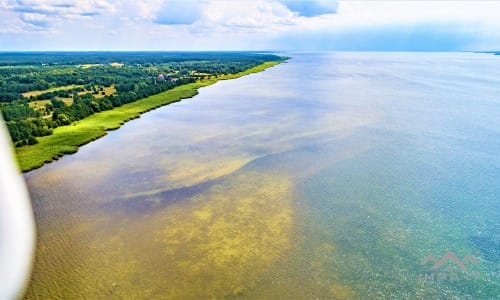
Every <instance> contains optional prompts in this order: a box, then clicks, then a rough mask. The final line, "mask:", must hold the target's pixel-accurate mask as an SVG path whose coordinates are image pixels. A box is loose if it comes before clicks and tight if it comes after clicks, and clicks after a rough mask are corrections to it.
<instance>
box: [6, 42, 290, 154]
mask: <svg viewBox="0 0 500 300" xmlns="http://www.w3.org/2000/svg"><path fill="white" fill-rule="evenodd" d="M281 59H282V58H281V57H279V56H276V55H272V54H266V53H260V54H258V53H251V52H197V53H182V52H43V53H42V52H31V53H0V110H1V111H2V115H3V118H4V120H5V121H6V124H7V127H8V129H9V132H10V134H11V137H12V140H13V142H14V143H15V145H16V146H17V147H19V146H23V145H31V144H35V143H37V140H36V137H39V136H46V135H50V134H52V129H54V128H56V127H58V126H62V125H69V124H71V123H72V122H75V121H78V120H81V119H83V118H85V117H88V116H90V115H92V114H94V113H96V112H100V111H105V110H109V109H112V108H114V107H119V106H121V105H123V104H125V103H130V102H134V101H136V100H138V99H142V98H145V97H148V96H151V95H154V94H158V93H161V92H163V91H166V90H169V89H171V88H173V87H176V86H179V85H183V84H187V83H192V82H195V81H197V80H200V79H203V78H207V77H213V76H215V77H218V76H223V75H224V74H235V73H238V72H241V71H244V70H246V69H249V68H252V67H254V66H257V65H260V64H262V63H263V62H266V61H278V60H281Z"/></svg>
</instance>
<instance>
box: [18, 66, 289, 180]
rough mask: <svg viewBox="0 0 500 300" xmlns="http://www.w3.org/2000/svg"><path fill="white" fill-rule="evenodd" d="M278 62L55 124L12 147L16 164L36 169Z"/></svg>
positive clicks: (205, 80)
mask: <svg viewBox="0 0 500 300" xmlns="http://www.w3.org/2000/svg"><path fill="white" fill-rule="evenodd" d="M279 63H280V62H278V61H270V62H265V63H263V64H261V65H258V66H256V67H253V68H250V69H248V70H246V71H243V72H240V73H236V74H228V75H222V76H219V77H212V78H210V79H203V80H200V81H197V82H195V83H190V84H186V85H182V86H179V87H175V88H173V89H171V90H168V91H165V92H162V93H160V94H156V95H153V96H150V97H147V98H144V99H140V100H138V101H135V102H132V103H128V104H125V105H122V106H120V107H117V108H114V109H112V110H107V111H104V112H100V113H96V114H94V115H91V116H89V117H87V118H85V119H83V120H80V121H78V122H75V123H73V124H71V125H67V126H61V127H58V128H56V129H54V132H53V134H52V135H49V136H44V137H39V138H37V140H38V144H35V145H29V146H23V147H19V148H16V149H15V150H16V154H17V159H18V163H19V167H20V169H21V170H22V171H23V172H27V171H30V170H33V169H36V168H39V167H41V166H43V165H44V164H45V163H49V162H51V161H53V160H56V159H58V158H59V157H61V156H63V155H65V154H71V153H75V152H77V151H78V148H79V147H80V146H82V145H85V144H87V143H89V142H91V141H94V140H96V139H98V138H100V137H102V136H104V135H106V132H107V131H109V130H115V129H118V128H120V126H121V125H123V124H124V123H125V122H127V121H129V120H132V119H135V118H138V117H139V116H140V115H141V114H142V113H145V112H147V111H150V110H153V109H155V108H158V107H160V106H163V105H167V104H170V103H173V102H177V101H180V100H182V99H185V98H190V97H193V96H195V95H196V94H197V93H198V89H199V88H201V87H205V86H208V85H211V84H214V83H215V82H217V81H219V80H227V79H235V78H239V77H241V76H245V75H248V74H252V73H256V72H261V71H263V70H265V69H267V68H269V67H272V66H274V65H277V64H279Z"/></svg>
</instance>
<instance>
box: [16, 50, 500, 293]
mask: <svg viewBox="0 0 500 300" xmlns="http://www.w3.org/2000/svg"><path fill="white" fill-rule="evenodd" d="M288 55H290V56H291V57H292V59H291V60H289V61H288V62H287V63H283V64H281V65H279V66H277V67H274V68H271V69H269V70H266V71H265V72H262V73H258V74H253V75H250V76H246V77H243V78H240V79H237V80H230V81H223V82H219V83H217V84H215V85H213V86H209V87H207V88H203V89H201V90H200V94H199V95H198V96H196V97H194V98H192V99H187V100H184V101H182V102H180V103H175V104H172V105H169V106H166V107H163V108H160V109H157V110H155V111H153V112H150V113H147V114H145V115H143V116H142V117H141V118H140V119H138V120H134V121H131V122H129V123H127V124H126V125H125V126H123V127H122V128H121V129H119V130H117V131H113V132H110V133H109V134H108V135H107V136H106V137H104V138H102V139H100V140H98V141H96V142H93V143H91V144H88V145H86V146H84V147H82V148H81V149H80V151H79V152H78V153H76V154H74V155H71V156H66V157H64V158H62V159H60V160H59V161H57V162H55V163H52V164H49V165H47V166H45V167H43V168H41V169H39V170H36V171H33V172H31V173H29V174H27V176H26V177H27V180H28V183H29V186H30V190H31V194H32V198H33V203H34V208H35V214H36V220H37V224H38V247H37V255H36V264H35V269H34V273H33V278H32V281H31V285H30V287H29V290H28V292H27V298H32V299H34V298H37V297H39V298H57V297H59V298H64V299H68V298H87V299H99V298H100V299H103V298H106V299H113V298H117V299H156V298H175V299H200V298H203V299H205V298H238V297H241V298H258V299H260V298H286V299H313V298H320V299H335V298H338V299H348V298H355V299H356V298H358V299H377V298H381V299H382V298H394V299H404V298H423V299H430V298H434V299H437V298H443V299H444V298H447V299H451V298H456V299H493V298H495V297H497V296H498V295H499V294H500V282H499V268H498V266H499V257H500V254H499V251H500V232H499V220H500V217H499V211H500V210H499V205H500V204H499V203H500V202H499V198H500V184H499V183H500V154H499V153H500V57H499V56H493V55H487V54H473V53H441V54H429V53H426V54H420V53H419V54H417V53H292V54H288ZM447 251H451V253H453V254H454V255H455V256H456V257H457V258H458V259H459V261H458V262H459V263H460V262H463V266H464V267H465V269H460V267H459V265H457V261H453V260H446V259H445V260H444V264H443V265H441V266H438V268H435V269H433V267H436V263H434V262H432V261H431V262H427V263H426V264H422V260H423V259H424V258H425V257H427V256H428V255H429V254H431V255H433V256H434V257H435V258H436V259H437V260H439V259H440V258H441V257H443V256H444V255H445V253H447ZM466 255H469V256H470V257H472V258H473V260H469V261H465V260H463V258H464V257H465V256H466Z"/></svg>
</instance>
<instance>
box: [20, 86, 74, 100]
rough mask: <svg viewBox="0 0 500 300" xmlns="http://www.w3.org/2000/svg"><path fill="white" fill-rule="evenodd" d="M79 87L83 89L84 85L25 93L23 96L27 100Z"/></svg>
mask: <svg viewBox="0 0 500 300" xmlns="http://www.w3.org/2000/svg"><path fill="white" fill-rule="evenodd" d="M77 87H83V85H76V84H71V85H65V86H56V87H53V88H50V89H46V90H38V91H30V92H25V93H22V95H23V96H24V97H26V98H29V97H30V96H33V97H36V96H38V95H41V94H44V93H48V92H55V91H66V90H71V89H74V88H77Z"/></svg>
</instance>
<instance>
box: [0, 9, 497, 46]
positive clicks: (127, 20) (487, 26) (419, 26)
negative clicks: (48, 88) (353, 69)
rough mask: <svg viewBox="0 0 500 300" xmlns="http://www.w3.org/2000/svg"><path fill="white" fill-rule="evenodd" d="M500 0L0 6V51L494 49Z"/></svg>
mask: <svg viewBox="0 0 500 300" xmlns="http://www.w3.org/2000/svg"><path fill="white" fill-rule="evenodd" d="M499 29H500V1H473V0H472V1H428V0H427V1H426V0H421V1H400V0H392V1H373V0H372V1H358V0H142V1H135V0H44V1H42V0H0V51H43V50H49V51H50V50H60V51H78V50H81V51H92V50H122V51H125V50H160V51H174V50H191V51H198V50H211V51H212V50H299V51H300V50H305V51H308V50H338V51H350V50H355V51H488V50H500V30H499Z"/></svg>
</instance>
